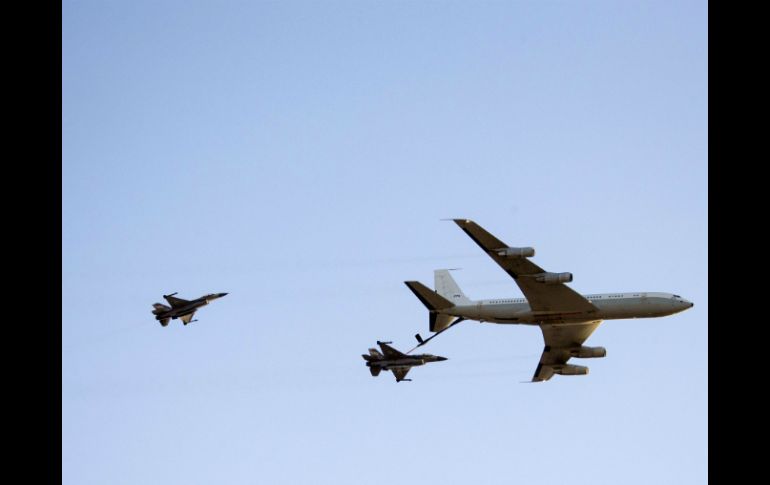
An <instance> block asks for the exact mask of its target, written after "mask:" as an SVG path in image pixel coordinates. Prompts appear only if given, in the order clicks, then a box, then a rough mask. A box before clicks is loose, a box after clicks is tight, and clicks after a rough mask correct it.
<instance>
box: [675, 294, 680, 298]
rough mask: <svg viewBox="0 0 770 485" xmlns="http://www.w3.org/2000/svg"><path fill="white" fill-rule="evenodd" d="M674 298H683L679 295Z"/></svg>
mask: <svg viewBox="0 0 770 485" xmlns="http://www.w3.org/2000/svg"><path fill="white" fill-rule="evenodd" d="M674 298H682V297H681V296H679V295H674Z"/></svg>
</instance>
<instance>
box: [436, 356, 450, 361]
mask: <svg viewBox="0 0 770 485" xmlns="http://www.w3.org/2000/svg"><path fill="white" fill-rule="evenodd" d="M436 360H438V361H439V362H441V361H442V360H449V359H447V358H446V357H436Z"/></svg>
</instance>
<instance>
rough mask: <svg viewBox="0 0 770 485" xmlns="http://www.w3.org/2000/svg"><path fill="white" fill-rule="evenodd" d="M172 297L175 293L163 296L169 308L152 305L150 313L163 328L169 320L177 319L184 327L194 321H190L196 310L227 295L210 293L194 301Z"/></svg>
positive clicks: (160, 304) (161, 305)
mask: <svg viewBox="0 0 770 485" xmlns="http://www.w3.org/2000/svg"><path fill="white" fill-rule="evenodd" d="M174 295H176V293H171V294H170V295H163V298H165V299H166V301H167V302H168V304H169V305H171V306H170V307H169V306H167V305H164V304H162V303H154V304H153V305H152V306H153V307H155V310H153V311H152V314H153V315H155V319H156V320H158V321H159V322H160V324H161V325H163V326H164V327H165V326H166V325H168V321H169V320H170V319H177V318H178V319H180V320H182V323H184V324H185V325H187V324H188V323H190V322H192V321H195V320H193V319H192V317H193V315H195V312H196V311H198V308H200V307H202V306H206V305H208V304H209V302H210V301H212V300H216V299H217V298H222V297H223V296H225V295H227V293H211V294H209V295H204V296H202V297H200V298H196V299H195V300H183V299H181V298H176V297H174Z"/></svg>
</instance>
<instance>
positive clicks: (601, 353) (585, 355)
mask: <svg viewBox="0 0 770 485" xmlns="http://www.w3.org/2000/svg"><path fill="white" fill-rule="evenodd" d="M570 355H571V356H572V357H577V358H578V359H593V358H595V357H606V356H607V349H605V348H604V347H576V348H574V349H570Z"/></svg>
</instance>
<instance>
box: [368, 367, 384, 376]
mask: <svg viewBox="0 0 770 485" xmlns="http://www.w3.org/2000/svg"><path fill="white" fill-rule="evenodd" d="M381 370H382V368H381V367H369V372H371V373H372V375H373V376H374V377H377V376H378V375H380V371H381Z"/></svg>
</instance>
